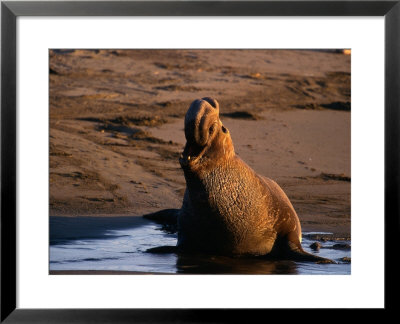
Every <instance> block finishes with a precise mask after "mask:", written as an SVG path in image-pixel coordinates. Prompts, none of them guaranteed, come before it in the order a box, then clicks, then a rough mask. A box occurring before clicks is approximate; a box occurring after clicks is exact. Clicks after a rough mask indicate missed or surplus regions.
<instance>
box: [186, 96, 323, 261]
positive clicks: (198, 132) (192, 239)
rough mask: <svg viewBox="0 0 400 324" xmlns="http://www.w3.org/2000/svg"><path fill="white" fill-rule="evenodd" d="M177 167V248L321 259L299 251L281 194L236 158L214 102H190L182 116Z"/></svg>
mask: <svg viewBox="0 0 400 324" xmlns="http://www.w3.org/2000/svg"><path fill="white" fill-rule="evenodd" d="M185 137H186V140H187V142H186V146H185V149H184V151H183V153H182V155H181V157H180V164H181V167H182V169H183V171H184V175H185V179H186V185H187V188H186V191H185V195H184V199H183V205H182V208H181V210H180V212H179V215H178V248H179V249H180V250H181V251H182V250H183V251H199V252H208V253H217V254H224V255H276V256H283V255H285V256H289V257H290V258H295V259H296V258H297V259H302V260H325V259H323V258H320V257H317V256H314V255H312V254H309V253H307V252H305V251H304V250H303V249H302V247H301V226H300V222H299V219H298V217H297V214H296V212H295V210H294V208H293V206H292V204H291V203H290V201H289V199H288V197H287V196H286V194H285V193H284V192H283V190H282V189H281V188H280V187H279V186H278V184H277V183H275V182H274V181H273V180H270V179H268V178H264V177H261V176H259V175H257V174H256V172H255V171H253V170H252V169H251V168H250V167H249V166H248V165H247V164H246V163H245V162H244V161H242V160H241V159H240V158H239V157H238V156H237V155H235V151H234V148H233V144H232V139H231V136H230V134H229V131H228V130H227V129H226V128H225V127H224V126H223V125H222V122H221V121H220V119H219V105H218V102H217V101H216V100H214V99H211V98H203V99H201V100H195V101H194V102H193V103H192V104H191V106H190V108H189V110H188V112H187V114H186V117H185Z"/></svg>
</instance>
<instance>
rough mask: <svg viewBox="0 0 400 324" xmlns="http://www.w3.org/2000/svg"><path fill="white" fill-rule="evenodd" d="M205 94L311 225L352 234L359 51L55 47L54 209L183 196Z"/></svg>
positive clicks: (125, 208) (137, 206)
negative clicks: (354, 79) (193, 117)
mask: <svg viewBox="0 0 400 324" xmlns="http://www.w3.org/2000/svg"><path fill="white" fill-rule="evenodd" d="M204 96H210V97H214V98H216V99H217V100H218V101H219V102H220V107H221V108H220V111H221V114H222V116H221V119H222V121H223V123H224V124H225V125H226V126H227V127H228V128H229V130H230V132H231V135H232V138H233V142H234V145H235V150H236V152H237V154H239V155H240V156H241V158H242V159H243V160H244V161H246V162H247V163H248V164H249V165H250V166H251V167H253V168H254V169H255V170H256V171H257V172H259V173H260V174H262V175H264V176H267V177H269V178H271V179H274V180H275V181H277V182H278V184H280V185H281V187H282V188H283V189H284V191H285V192H286V193H287V195H288V196H289V198H290V200H291V201H292V203H293V205H294V207H295V209H296V211H297V213H298V215H299V218H300V220H301V223H302V227H303V231H327V232H333V233H335V234H344V235H347V236H348V235H349V234H350V185H351V182H350V179H351V172H350V55H344V54H342V53H335V52H328V51H306V50H51V51H50V215H51V216H76V217H78V216H113V215H115V216H141V215H144V214H147V213H151V212H154V211H157V210H160V209H164V208H179V207H180V205H181V202H182V196H183V192H184V188H185V181H184V177H183V173H182V171H181V169H180V166H179V163H178V156H179V154H180V152H181V151H182V149H183V145H184V143H185V138H184V133H183V117H184V114H185V112H186V110H187V108H188V106H189V104H190V103H191V102H192V101H193V100H194V99H196V98H201V97H204Z"/></svg>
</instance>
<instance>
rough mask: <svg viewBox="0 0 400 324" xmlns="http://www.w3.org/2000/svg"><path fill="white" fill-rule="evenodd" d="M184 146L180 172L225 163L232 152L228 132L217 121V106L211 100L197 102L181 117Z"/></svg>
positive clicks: (215, 102)
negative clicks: (182, 119) (221, 161)
mask: <svg viewBox="0 0 400 324" xmlns="http://www.w3.org/2000/svg"><path fill="white" fill-rule="evenodd" d="M185 137H186V146H185V149H184V151H183V153H182V154H181V157H180V159H179V162H180V164H181V166H182V168H184V169H186V168H189V169H194V168H196V167H198V166H200V165H205V164H209V162H212V163H213V164H215V163H216V162H218V161H220V160H223V159H229V158H230V157H232V156H233V155H234V154H235V152H234V149H233V144H232V139H231V136H230V134H229V131H228V129H227V128H226V127H224V125H222V122H221V120H220V119H219V104H218V102H217V101H216V100H215V99H212V98H202V99H197V100H195V101H193V102H192V104H191V105H190V107H189V109H188V111H187V113H186V116H185Z"/></svg>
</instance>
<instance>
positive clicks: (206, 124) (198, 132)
mask: <svg viewBox="0 0 400 324" xmlns="http://www.w3.org/2000/svg"><path fill="white" fill-rule="evenodd" d="M218 119H219V104H218V101H217V100H215V99H213V98H209V97H206V98H202V99H196V100H195V101H193V102H192V104H191V105H190V107H189V109H188V111H187V113H186V116H185V137H186V141H187V142H188V143H193V144H196V145H198V146H204V145H206V144H207V142H208V138H209V135H210V127H211V126H212V125H213V124H214V123H215V122H216V121H218Z"/></svg>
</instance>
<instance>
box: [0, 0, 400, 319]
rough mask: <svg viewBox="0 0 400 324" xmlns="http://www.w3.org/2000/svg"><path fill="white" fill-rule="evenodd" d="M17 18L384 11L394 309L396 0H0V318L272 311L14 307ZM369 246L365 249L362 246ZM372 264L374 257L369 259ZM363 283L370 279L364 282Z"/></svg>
mask: <svg viewBox="0 0 400 324" xmlns="http://www.w3.org/2000/svg"><path fill="white" fill-rule="evenodd" d="M19 16H383V17H384V19H385V156H384V158H385V310H390V309H393V306H394V305H395V303H396V300H395V297H393V299H391V298H390V297H389V296H397V294H395V291H394V290H395V289H396V286H397V285H396V283H398V279H397V277H398V275H397V274H395V269H396V267H392V266H391V265H392V263H393V262H394V260H395V259H396V256H397V255H398V252H397V250H395V247H397V244H396V243H395V242H394V241H393V239H394V238H395V237H396V236H397V237H398V235H399V227H400V226H399V224H400V222H399V210H400V202H399V201H400V195H399V180H400V175H399V155H400V146H399V128H400V125H399V122H400V115H399V108H400V65H399V61H400V0H396V1H123V2H119V1H100V2H99V1H90V2H85V1H82V2H80V1H78V2H77V1H71V2H68V1H18V2H14V1H2V3H1V322H3V321H4V322H5V323H31V322H35V323H89V322H93V323H97V322H101V323H114V322H115V323H128V322H140V323H142V322H192V323H193V322H234V321H237V320H239V319H240V318H243V317H242V316H245V317H248V316H251V318H257V316H266V315H265V312H267V311H269V312H275V311H276V310H260V309H258V310H255V309H253V310H244V309H235V310H228V309H214V310H211V309H201V310H194V309H190V310H189V309H147V310H146V309H19V308H16V300H17V292H16V270H17V268H16V235H17V234H16V192H17V184H16V163H17V158H16V127H17V125H16V113H17V111H16V35H17V33H16V32H17V31H16V19H17V17H19ZM366 248H367V247H366ZM371 262H373V256H371ZM366 284H367V283H366Z"/></svg>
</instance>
